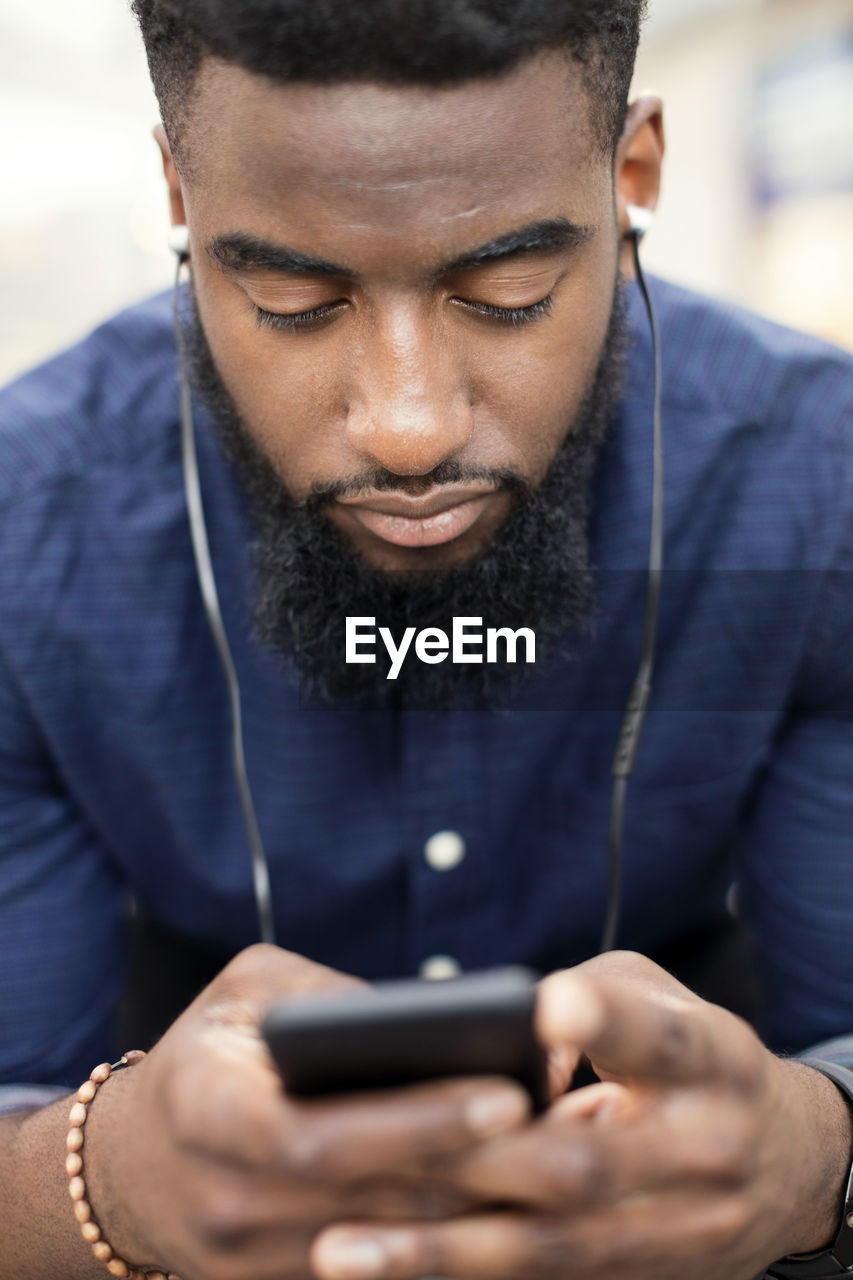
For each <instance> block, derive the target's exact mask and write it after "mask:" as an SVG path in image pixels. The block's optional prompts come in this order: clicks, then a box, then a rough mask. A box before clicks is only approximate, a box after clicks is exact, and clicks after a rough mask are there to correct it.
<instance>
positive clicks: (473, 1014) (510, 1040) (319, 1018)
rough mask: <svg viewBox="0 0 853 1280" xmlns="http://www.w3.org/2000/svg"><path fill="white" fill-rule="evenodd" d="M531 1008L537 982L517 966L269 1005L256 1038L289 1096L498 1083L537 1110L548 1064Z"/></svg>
mask: <svg viewBox="0 0 853 1280" xmlns="http://www.w3.org/2000/svg"><path fill="white" fill-rule="evenodd" d="M535 1000H536V976H535V975H534V974H533V973H531V972H530V971H529V970H528V969H523V968H520V967H512V968H502V969H489V970H484V971H482V972H479V973H471V974H464V975H462V976H461V977H457V978H448V979H444V980H442V981H437V982H435V981H427V980H425V979H412V980H404V981H394V982H381V983H378V984H376V985H375V986H372V987H370V988H368V989H366V990H364V991H354V992H351V993H348V994H346V995H344V996H341V995H329V996H316V997H313V998H312V999H310V1000H308V999H297V1000H292V1001H287V1002H286V1003H283V1004H278V1005H275V1006H274V1007H273V1008H271V1009H270V1010H269V1012H268V1014H267V1016H266V1018H265V1019H264V1023H263V1034H264V1039H265V1040H266V1042H267V1044H268V1046H269V1049H270V1053H271V1054H272V1056H273V1059H274V1061H275V1063H276V1066H277V1067H278V1070H279V1072H280V1074H281V1077H282V1080H283V1081H284V1084H285V1088H286V1089H287V1091H288V1093H292V1094H295V1095H298V1096H301V1097H316V1096H318V1095H322V1094H328V1093H349V1092H353V1091H357V1090H361V1089H387V1088H394V1087H396V1086H399V1085H404V1084H414V1083H416V1082H417V1081H419V1080H434V1079H437V1078H439V1077H444V1076H466V1075H501V1076H509V1077H511V1078H512V1079H513V1080H517V1081H518V1083H519V1084H521V1085H522V1086H523V1087H524V1088H525V1089H526V1090H527V1092H528V1093H529V1094H530V1097H531V1100H532V1103H533V1108H534V1110H536V1111H542V1110H544V1109H545V1107H547V1105H548V1101H549V1091H548V1063H547V1055H546V1052H545V1050H544V1048H543V1047H542V1045H541V1044H540V1043H539V1041H538V1040H537V1038H536V1035H535V1033H534V1030H533V1010H534V1005H535Z"/></svg>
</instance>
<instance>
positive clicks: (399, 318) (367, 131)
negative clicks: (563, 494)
mask: <svg viewBox="0 0 853 1280" xmlns="http://www.w3.org/2000/svg"><path fill="white" fill-rule="evenodd" d="M589 109H590V105H589V100H588V97H587V95H586V93H585V91H584V89H583V87H582V83H581V80H580V77H579V76H578V74H577V71H576V70H573V69H572V66H571V63H570V62H568V61H567V60H566V59H565V58H563V57H561V56H559V55H557V54H553V55H548V56H543V57H540V58H537V59H534V60H530V61H528V62H525V63H523V64H521V65H520V66H519V67H518V68H517V69H515V70H514V71H512V72H511V73H509V74H507V75H505V76H503V77H501V78H500V79H495V80H478V81H474V82H470V83H466V84H464V85H462V86H459V87H452V88H444V89H425V88H420V87H411V86H405V87H384V86H377V85H367V84H365V85H361V84H346V85H332V86H328V85H323V86H314V85H285V86H282V85H276V84H272V83H270V82H268V81H266V80H263V79H261V78H259V77H256V76H253V75H250V74H249V73H247V72H245V71H242V70H240V69H239V68H236V67H233V66H230V65H226V64H224V63H219V62H213V61H208V62H207V63H205V65H204V67H203V69H202V72H201V74H200V77H199V80H198V87H197V93H196V95H195V99H194V107H193V114H192V117H191V120H190V124H189V128H188V130H187V134H186V139H185V145H186V154H187V158H188V173H187V174H185V177H184V182H183V196H184V202H185V207H186V214H187V222H188V225H189V228H190V240H191V248H192V265H193V279H194V286H195V292H196V297H197V302H198V308H199V314H200V318H201V321H202V324H203V326H204V331H205V334H206V337H207V341H208V343H209V346H210V351H211V353H212V356H213V359H214V361H215V364H216V366H217V368H218V371H219V375H220V377H221V379H222V381H223V383H224V385H225V387H226V389H227V391H228V393H229V395H230V398H231V400H232V401H233V405H234V407H235V409H236V411H237V414H238V416H239V418H240V420H241V421H242V424H243V426H244V427H245V429H246V430H247V432H248V433H249V434H250V435H251V437H252V439H253V441H254V443H255V444H256V445H257V446H258V448H259V449H260V450H261V452H262V453H263V454H264V455H265V456H266V457H267V458H268V459H269V461H270V462H271V463H272V465H273V467H274V468H275V471H276V472H277V474H278V476H279V477H280V479H281V480H282V482H283V483H284V485H285V486H286V489H287V490H288V492H289V494H290V496H291V497H292V498H293V499H294V500H295V501H296V502H297V503H301V502H303V501H304V500H306V499H308V498H309V497H311V496H312V495H316V494H317V493H318V492H320V493H324V494H326V495H327V499H328V500H327V501H326V503H325V505H324V507H323V510H324V512H325V514H326V516H327V517H328V519H329V520H330V521H331V522H332V523H333V524H334V525H335V526H337V528H338V529H339V530H340V532H341V533H342V534H343V535H345V537H346V538H347V539H348V540H349V541H350V543H351V545H352V546H353V548H354V549H355V550H356V552H357V553H358V554H359V556H360V558H361V559H362V560H363V561H366V562H367V564H368V565H370V566H372V567H373V568H376V569H380V570H403V571H407V570H413V571H417V570H430V569H444V568H448V567H450V566H457V565H461V564H464V563H467V562H469V561H471V560H472V559H473V558H475V557H477V555H478V554H479V553H480V552H482V551H483V550H484V549H485V548H486V547H487V546H488V544H489V543H490V541H491V539H492V538H493V536H494V535H495V533H496V531H497V530H498V529H499V528H500V526H501V525H502V524H503V522H504V521H505V520H506V518H507V516H508V514H509V512H510V509H511V506H512V503H513V500H514V486H513V485H512V484H511V483H508V482H507V480H506V479H505V478H510V477H514V478H515V479H516V480H517V481H518V482H520V483H522V484H526V485H527V486H529V487H532V488H535V487H536V486H537V485H538V484H539V483H540V481H541V480H542V479H543V477H544V476H545V473H546V471H547V469H548V467H549V464H550V463H551V462H552V460H553V459H554V457H555V455H556V454H557V450H558V448H559V446H560V444H561V443H562V441H563V439H564V437H565V436H566V432H567V430H568V428H569V425H570V424H571V423H573V422H575V421H576V419H577V415H578V413H579V410H580V409H581V406H582V404H583V402H584V399H585V396H586V395H587V393H588V392H589V390H590V387H591V384H592V382H593V378H594V375H595V372H596V368H597V365H598V362H599V357H600V355H601V351H602V347H603V344H604V339H605V335H606V333H607V330H608V324H609V321H610V317H611V309H612V304H613V295H614V284H615V280H616V273H617V263H618V253H619V236H618V230H617V225H616V218H615V213H614V196H613V174H612V165H611V163H610V160H609V157H607V156H605V155H604V154H603V153H602V152H601V150H600V148H599V147H598V146H597V144H596V142H595V140H594V134H593V131H592V129H591V128H590V127H589V125H588V111H589ZM515 492H517V486H516V487H515Z"/></svg>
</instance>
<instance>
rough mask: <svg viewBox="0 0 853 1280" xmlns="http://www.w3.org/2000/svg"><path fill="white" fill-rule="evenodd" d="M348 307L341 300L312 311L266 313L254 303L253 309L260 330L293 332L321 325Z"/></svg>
mask: <svg viewBox="0 0 853 1280" xmlns="http://www.w3.org/2000/svg"><path fill="white" fill-rule="evenodd" d="M346 305H347V304H346V301H345V300H344V299H341V300H340V301H339V302H324V303H323V305H322V306H321V307H312V308H311V309H310V311H265V310H264V308H263V307H259V306H257V304H256V303H254V302H253V303H252V308H253V310H254V312H255V319H256V321H257V323H258V327H259V328H261V329H290V330H293V329H301V328H303V327H305V328H310V327H312V326H313V325H318V324H321V323H322V322H323V321H324V320H328V319H330V318H331V317H332V316H333V315H335V314H336V313H337V312H338V311H340V309H341V307H345V306H346Z"/></svg>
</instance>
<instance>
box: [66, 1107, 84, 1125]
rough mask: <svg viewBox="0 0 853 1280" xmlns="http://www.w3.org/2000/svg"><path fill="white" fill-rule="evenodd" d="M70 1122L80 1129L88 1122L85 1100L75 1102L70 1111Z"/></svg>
mask: <svg viewBox="0 0 853 1280" xmlns="http://www.w3.org/2000/svg"><path fill="white" fill-rule="evenodd" d="M68 1123H69V1124H72V1125H74V1126H75V1128H77V1129H80V1128H82V1126H83V1125H84V1124H85V1123H86V1104H85V1103H84V1102H75V1103H74V1106H73V1107H72V1108H71V1110H70V1111H69V1112H68Z"/></svg>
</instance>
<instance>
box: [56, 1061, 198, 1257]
mask: <svg viewBox="0 0 853 1280" xmlns="http://www.w3.org/2000/svg"><path fill="white" fill-rule="evenodd" d="M144 1057H145V1054H144V1052H143V1051H142V1049H130V1050H129V1051H128V1052H127V1053H125V1054H123V1055H122V1057H121V1058H120V1059H119V1061H118V1062H114V1063H112V1065H110V1063H109V1062H102V1063H101V1064H100V1066H97V1067H95V1069H94V1071H93V1072H92V1073H91V1075H90V1076H89V1079H88V1080H87V1081H86V1082H85V1083H84V1084H81V1086H80V1088H79V1089H78V1090H77V1097H76V1100H75V1102H74V1105H73V1107H72V1108H71V1110H70V1112H69V1113H68V1119H69V1122H70V1124H71V1128H70V1129H69V1130H68V1137H67V1138H66V1140H65V1145H66V1147H67V1148H68V1155H67V1156H66V1159H65V1172H66V1173H67V1174H68V1194H69V1195H70V1196H71V1199H72V1200H73V1202H74V1217H75V1218H76V1219H77V1221H78V1222H79V1224H80V1231H81V1233H82V1236H83V1239H84V1240H85V1241H86V1242H87V1244H90V1245H91V1246H92V1253H93V1254H94V1255H95V1257H96V1258H97V1259H98V1261H99V1262H105V1263H106V1266H107V1270H108V1271H109V1272H110V1274H111V1275H114V1276H119V1277H121V1278H122V1280H124V1278H125V1277H129V1280H146V1278H147V1280H178V1277H177V1276H176V1275H175V1274H174V1273H173V1272H171V1271H170V1272H169V1273H168V1274H167V1273H166V1272H164V1271H159V1270H157V1269H155V1268H148V1267H131V1266H130V1264H129V1263H127V1262H125V1261H124V1259H123V1258H118V1257H116V1255H115V1253H114V1252H113V1250H112V1247H111V1246H110V1245H109V1244H107V1242H106V1240H105V1239H104V1237H103V1234H102V1232H101V1228H100V1227H99V1226H98V1224H97V1222H96V1221H95V1219H94V1218H93V1217H92V1206H91V1205H90V1204H89V1201H88V1199H87V1198H86V1182H85V1179H84V1177H83V1127H84V1125H85V1124H86V1116H87V1114H88V1111H89V1103H90V1102H91V1101H92V1099H93V1098H94V1096H95V1094H96V1093H97V1092H98V1090H99V1089H100V1087H101V1085H102V1084H103V1083H104V1082H105V1081H106V1080H109V1078H110V1076H111V1075H112V1073H113V1071H121V1070H122V1069H123V1068H124V1067H131V1066H133V1065H134V1064H135V1063H137V1062H140V1061H141V1060H142V1059H143V1058H144Z"/></svg>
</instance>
